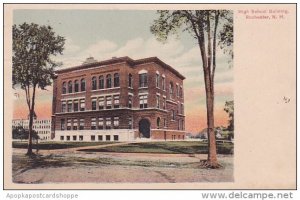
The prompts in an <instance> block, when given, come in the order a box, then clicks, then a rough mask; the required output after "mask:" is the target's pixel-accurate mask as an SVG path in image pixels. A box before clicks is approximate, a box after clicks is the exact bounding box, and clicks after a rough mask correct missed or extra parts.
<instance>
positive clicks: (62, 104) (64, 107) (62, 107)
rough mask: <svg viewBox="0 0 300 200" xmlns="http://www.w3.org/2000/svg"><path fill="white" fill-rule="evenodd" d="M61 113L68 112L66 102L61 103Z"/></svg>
mask: <svg viewBox="0 0 300 200" xmlns="http://www.w3.org/2000/svg"><path fill="white" fill-rule="evenodd" d="M61 112H66V102H65V101H63V102H62V103H61Z"/></svg>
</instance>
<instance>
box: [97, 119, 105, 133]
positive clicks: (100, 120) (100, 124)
mask: <svg viewBox="0 0 300 200" xmlns="http://www.w3.org/2000/svg"><path fill="white" fill-rule="evenodd" d="M103 128H104V126H103V118H102V117H99V118H98V129H100V130H101V129H103Z"/></svg>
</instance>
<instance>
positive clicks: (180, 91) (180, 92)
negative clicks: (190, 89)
mask: <svg viewBox="0 0 300 200" xmlns="http://www.w3.org/2000/svg"><path fill="white" fill-rule="evenodd" d="M179 96H180V98H182V97H183V91H182V86H180V90H179Z"/></svg>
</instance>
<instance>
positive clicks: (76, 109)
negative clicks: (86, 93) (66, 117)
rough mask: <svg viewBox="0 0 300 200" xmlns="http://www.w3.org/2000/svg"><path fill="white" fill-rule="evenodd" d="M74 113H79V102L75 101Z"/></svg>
mask: <svg viewBox="0 0 300 200" xmlns="http://www.w3.org/2000/svg"><path fill="white" fill-rule="evenodd" d="M73 106H74V108H73V109H74V112H77V111H78V106H79V104H78V100H74V105H73Z"/></svg>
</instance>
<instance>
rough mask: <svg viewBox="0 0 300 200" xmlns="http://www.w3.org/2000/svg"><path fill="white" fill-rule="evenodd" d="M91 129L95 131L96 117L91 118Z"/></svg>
mask: <svg viewBox="0 0 300 200" xmlns="http://www.w3.org/2000/svg"><path fill="white" fill-rule="evenodd" d="M91 129H92V130H96V117H93V118H91Z"/></svg>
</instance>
